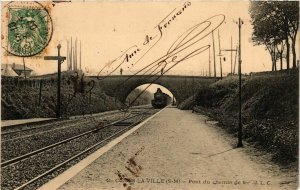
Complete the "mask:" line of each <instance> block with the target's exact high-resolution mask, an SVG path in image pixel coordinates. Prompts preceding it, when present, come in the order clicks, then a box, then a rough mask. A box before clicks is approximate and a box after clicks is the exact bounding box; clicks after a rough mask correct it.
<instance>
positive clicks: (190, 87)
mask: <svg viewBox="0 0 300 190" xmlns="http://www.w3.org/2000/svg"><path fill="white" fill-rule="evenodd" d="M89 78H92V79H94V81H95V82H96V85H97V86H98V87H100V88H101V89H102V90H103V91H104V92H105V93H106V94H108V95H110V96H113V97H116V98H117V99H118V100H120V101H121V102H123V103H124V102H125V101H126V98H127V96H128V95H129V94H130V92H131V91H132V90H134V89H135V88H137V87H138V86H140V85H143V84H149V83H152V84H159V85H161V86H163V87H165V88H167V89H168V90H169V91H170V92H171V93H172V94H173V95H174V97H175V99H176V101H177V103H181V102H182V101H184V100H185V99H187V98H188V97H190V96H192V95H193V94H194V93H195V92H197V90H199V89H201V88H202V87H203V86H207V85H209V84H211V83H214V82H215V81H216V80H218V78H217V79H215V78H213V77H203V76H181V75H162V76H161V75H151V76H150V75H148V76H145V75H122V76H121V75H112V76H107V77H104V76H103V77H99V78H97V77H96V76H94V77H93V76H90V77H89Z"/></svg>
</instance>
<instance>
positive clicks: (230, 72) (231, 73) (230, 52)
mask: <svg viewBox="0 0 300 190" xmlns="http://www.w3.org/2000/svg"><path fill="white" fill-rule="evenodd" d="M230 49H232V36H231V38H230ZM230 74H231V75H232V51H231V52H230Z"/></svg>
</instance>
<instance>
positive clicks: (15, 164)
mask: <svg viewBox="0 0 300 190" xmlns="http://www.w3.org/2000/svg"><path fill="white" fill-rule="evenodd" d="M155 112H156V111H155V110H147V111H145V110H144V111H142V112H140V113H137V111H136V113H135V114H131V115H128V116H127V117H126V118H122V119H119V120H117V121H113V122H111V123H109V124H106V125H103V126H95V127H94V129H92V130H89V131H85V132H84V133H81V134H78V135H76V136H73V137H70V138H68V139H64V140H62V141H59V142H56V143H53V144H51V145H48V146H45V147H42V148H40V149H37V150H35V151H31V152H28V153H26V154H23V155H21V156H18V157H14V158H12V159H9V160H6V161H4V162H2V163H1V169H2V172H1V175H2V176H1V177H2V180H1V181H2V182H1V183H2V184H1V187H2V189H36V188H37V187H39V186H41V185H42V184H44V183H45V182H46V181H48V180H49V179H51V178H53V177H54V176H56V175H58V174H59V173H61V172H62V171H63V170H65V169H67V168H68V167H70V166H71V165H73V164H74V163H76V162H78V161H80V160H81V159H82V158H84V157H86V156H87V155H88V154H89V153H91V152H93V151H95V150H96V149H98V148H99V147H101V146H103V145H104V144H105V143H106V142H108V141H109V140H111V139H113V138H115V137H117V136H119V135H120V134H122V133H123V132H125V131H127V130H129V129H130V128H131V127H133V126H135V125H137V124H138V123H140V122H141V121H143V120H144V119H145V118H147V117H149V116H150V115H152V114H154V113H155ZM4 148H5V147H4Z"/></svg>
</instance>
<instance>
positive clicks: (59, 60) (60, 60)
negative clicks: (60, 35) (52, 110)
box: [44, 44, 66, 118]
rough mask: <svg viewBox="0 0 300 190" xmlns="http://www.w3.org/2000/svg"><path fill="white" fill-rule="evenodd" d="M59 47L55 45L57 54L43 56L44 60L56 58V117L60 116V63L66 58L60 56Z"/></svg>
mask: <svg viewBox="0 0 300 190" xmlns="http://www.w3.org/2000/svg"><path fill="white" fill-rule="evenodd" d="M60 48H61V45H60V44H58V46H57V51H58V55H57V56H45V57H44V60H57V106H56V108H57V109H56V117H57V118H60V114H61V111H60V78H61V64H62V63H63V61H64V60H65V59H66V57H62V56H60Z"/></svg>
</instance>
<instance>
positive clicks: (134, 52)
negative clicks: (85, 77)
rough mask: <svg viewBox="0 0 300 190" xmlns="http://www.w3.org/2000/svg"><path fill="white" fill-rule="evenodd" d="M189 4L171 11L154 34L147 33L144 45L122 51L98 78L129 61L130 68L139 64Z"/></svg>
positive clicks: (101, 71)
mask: <svg viewBox="0 0 300 190" xmlns="http://www.w3.org/2000/svg"><path fill="white" fill-rule="evenodd" d="M188 6H191V2H185V3H184V5H183V7H182V8H181V9H180V10H177V9H174V10H173V11H172V12H171V13H169V14H168V15H167V17H165V18H164V19H163V20H161V21H160V22H159V23H158V24H157V26H156V27H155V28H156V30H155V32H154V35H149V34H147V35H145V38H144V41H143V43H142V45H140V46H138V45H133V46H131V47H130V48H128V49H127V50H125V52H124V53H122V54H121V55H120V56H119V57H117V58H115V59H113V60H112V61H110V62H109V63H107V64H105V66H104V67H103V68H102V69H101V70H100V71H99V73H98V79H99V80H101V79H105V78H106V77H105V76H104V77H103V76H102V77H100V76H101V75H103V74H104V75H106V76H109V75H111V74H112V73H114V72H115V71H116V70H119V69H121V66H122V65H123V64H125V63H129V62H131V61H132V63H131V64H129V65H127V68H128V69H129V68H130V67H132V66H134V65H135V64H137V63H138V62H139V61H140V60H141V59H142V58H143V57H144V56H145V55H146V54H147V53H148V52H149V51H150V50H151V49H152V48H153V47H154V46H155V45H156V44H157V43H158V42H159V40H160V39H161V38H162V37H163V33H164V30H166V29H167V27H168V26H169V25H171V24H172V22H174V21H175V19H176V17H177V16H179V15H181V14H182V13H183V12H184V11H185V9H186V8H187V7H188ZM142 52H143V53H142ZM139 54H140V55H139ZM138 55H139V56H140V57H139V59H134V58H137V56H138ZM105 70H106V72H105Z"/></svg>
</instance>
